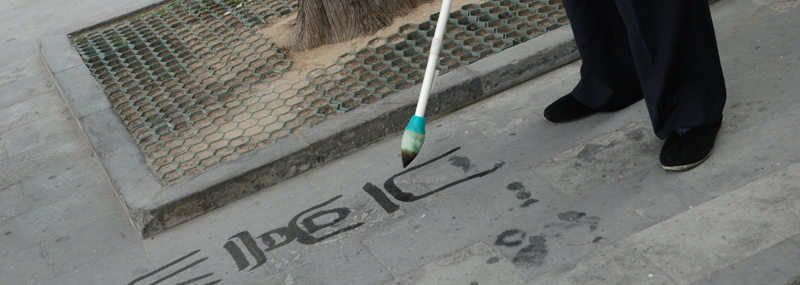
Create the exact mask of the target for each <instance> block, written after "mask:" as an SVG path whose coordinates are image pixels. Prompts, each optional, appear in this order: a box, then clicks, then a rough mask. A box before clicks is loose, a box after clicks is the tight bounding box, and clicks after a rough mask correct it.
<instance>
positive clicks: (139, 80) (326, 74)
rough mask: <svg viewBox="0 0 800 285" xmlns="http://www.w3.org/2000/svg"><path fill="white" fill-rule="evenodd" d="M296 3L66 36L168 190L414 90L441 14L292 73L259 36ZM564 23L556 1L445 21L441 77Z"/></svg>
mask: <svg viewBox="0 0 800 285" xmlns="http://www.w3.org/2000/svg"><path fill="white" fill-rule="evenodd" d="M296 1H297V0H223V1H220V0H216V1H214V0H189V1H177V2H173V3H171V4H168V5H166V4H165V5H163V6H161V7H159V8H156V9H154V10H152V11H150V12H149V13H144V14H139V15H136V16H134V17H133V18H131V19H130V20H128V21H125V22H120V23H116V24H112V25H109V26H106V27H103V28H101V29H98V30H95V31H90V32H87V33H85V34H82V35H76V36H74V37H73V39H74V40H75V46H76V48H77V49H78V51H79V52H80V54H81V55H82V57H83V59H84V61H85V62H86V65H87V66H88V67H89V69H90V71H91V72H92V74H93V75H94V76H95V78H96V79H97V81H98V82H99V83H100V85H101V86H102V88H103V89H104V90H105V92H106V94H107V95H108V98H109V100H110V101H111V102H112V105H113V107H114V109H115V110H116V112H117V113H118V114H119V115H120V118H122V119H123V121H124V122H125V124H126V126H127V127H128V129H129V131H130V132H131V134H132V135H133V137H134V139H135V140H136V141H137V142H138V143H139V146H140V149H141V150H142V152H143V153H144V155H145V159H146V161H147V163H148V164H149V165H150V166H151V169H152V170H153V172H154V173H155V174H156V176H157V177H159V178H160V179H161V180H162V181H163V182H164V183H169V182H173V181H176V180H178V179H180V178H181V177H183V176H190V175H195V174H197V173H200V172H202V171H204V170H205V169H207V168H208V167H211V166H214V165H216V164H219V163H221V162H224V161H228V160H232V159H236V158H238V157H239V156H240V155H241V154H243V153H246V152H248V151H250V150H252V149H255V148H258V147H262V146H265V145H269V144H271V143H273V142H275V141H276V140H278V139H280V138H282V137H285V136H287V135H289V134H291V133H297V132H300V131H303V130H306V129H308V128H310V127H311V126H313V125H315V124H318V123H320V122H322V121H324V120H327V119H331V118H334V117H337V116H339V115H341V114H343V113H345V112H347V111H349V110H352V109H354V108H357V107H359V106H361V105H363V104H370V103H373V102H375V101H377V100H380V99H381V98H383V97H386V96H388V95H390V94H392V93H395V92H397V91H398V90H403V89H407V88H409V87H411V86H413V85H415V84H418V83H421V82H422V77H423V74H424V69H425V68H426V62H427V55H428V52H429V49H430V44H431V40H432V38H433V32H434V29H435V25H436V21H437V20H438V17H439V15H438V13H437V14H434V15H432V16H431V17H430V20H429V21H427V22H423V23H420V24H407V25H403V26H402V27H401V28H400V30H399V31H398V33H397V34H394V35H392V36H389V37H386V38H375V39H373V40H371V41H369V43H368V47H366V48H365V49H363V50H360V51H358V52H354V53H348V54H344V55H342V56H340V57H339V58H338V59H337V62H336V63H335V64H333V65H331V66H328V67H326V68H319V69H314V70H310V71H305V70H298V69H294V68H292V62H291V60H290V59H287V58H286V56H285V54H283V53H281V52H280V51H279V50H278V49H277V48H275V47H274V46H273V44H272V43H270V42H269V39H267V38H265V37H263V36H262V35H261V34H259V33H258V32H257V30H258V28H259V27H261V25H264V24H265V23H268V22H270V21H273V20H275V19H277V18H279V17H281V16H284V15H287V14H290V13H293V12H294V9H295V7H296ZM567 23H568V20H567V18H566V13H565V12H564V10H563V7H562V5H561V0H503V1H487V2H485V3H482V4H470V5H466V6H464V7H462V9H460V10H457V11H454V12H452V13H451V14H450V15H449V19H448V28H447V35H446V37H445V43H444V46H443V49H444V50H443V52H442V55H441V58H440V61H439V66H438V68H439V69H440V70H442V71H443V72H447V71H450V70H453V69H456V68H459V67H462V66H466V65H468V64H470V63H473V62H475V61H477V60H479V59H481V58H484V57H487V56H490V55H492V54H494V53H498V52H500V51H502V50H504V49H506V48H509V47H511V46H513V45H515V44H517V43H519V42H523V41H526V40H528V39H531V38H533V37H536V36H538V35H541V34H543V33H545V32H547V31H549V30H552V29H555V28H558V27H560V26H563V25H565V24H567Z"/></svg>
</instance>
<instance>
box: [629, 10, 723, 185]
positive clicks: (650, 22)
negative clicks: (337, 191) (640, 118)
mask: <svg viewBox="0 0 800 285" xmlns="http://www.w3.org/2000/svg"><path fill="white" fill-rule="evenodd" d="M616 3H617V7H618V8H619V11H620V15H621V16H622V19H623V21H624V22H625V27H626V28H627V30H628V38H629V40H630V45H631V50H632V53H633V58H634V62H635V65H636V71H637V73H638V76H639V81H640V82H641V85H642V90H643V93H644V97H645V103H646V105H647V109H648V111H649V113H650V119H651V122H652V124H653V130H654V132H655V134H656V135H657V136H658V137H659V138H662V139H666V141H665V142H664V147H663V148H662V151H661V156H660V158H661V163H662V165H663V167H664V168H665V169H667V170H685V169H689V168H692V167H694V166H696V165H698V164H700V163H702V162H703V161H704V160H705V159H706V158H708V156H709V155H710V154H711V150H712V148H713V146H714V141H715V140H716V135H717V132H718V130H719V128H720V125H721V123H722V108H723V106H724V105H725V97H726V93H725V80H724V78H723V75H722V67H721V65H720V60H719V52H718V49H717V43H716V37H715V35H714V26H713V22H712V21H711V13H710V11H709V7H708V2H707V1H705V0H683V1H675V0H648V1H638V0H616Z"/></svg>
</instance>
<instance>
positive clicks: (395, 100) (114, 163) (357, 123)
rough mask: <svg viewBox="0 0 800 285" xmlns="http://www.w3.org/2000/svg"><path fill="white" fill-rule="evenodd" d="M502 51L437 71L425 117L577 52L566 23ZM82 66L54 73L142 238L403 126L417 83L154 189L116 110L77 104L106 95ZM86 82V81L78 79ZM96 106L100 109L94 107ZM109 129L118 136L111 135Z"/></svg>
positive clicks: (46, 50) (45, 51)
mask: <svg viewBox="0 0 800 285" xmlns="http://www.w3.org/2000/svg"><path fill="white" fill-rule="evenodd" d="M64 42H65V41H64V39H63V37H62V38H58V37H56V38H43V39H42V40H41V41H40V43H41V44H42V47H43V48H42V50H41V52H42V56H43V58H44V59H45V62H48V66H58V64H60V63H58V62H63V60H61V59H63V58H65V56H66V57H67V58H69V56H67V55H64V52H62V51H63V49H71V46H70V47H66V46H62V47H61V49H62V50H60V51H59V50H58V48H50V47H48V45H50V44H54V45H57V44H58V43H61V44H63V43H64ZM503 53H504V54H507V55H504V57H503V58H502V59H503V60H498V59H495V60H493V61H494V62H499V61H507V63H506V64H504V65H497V67H496V69H485V68H484V69H477V70H474V69H471V68H469V67H465V68H461V69H458V70H456V71H454V72H450V73H448V74H445V75H443V76H441V77H440V79H439V82H438V83H437V86H436V90H434V91H435V92H434V94H432V97H431V98H432V99H431V101H430V103H429V105H428V115H427V116H429V117H431V118H435V117H436V116H441V115H443V114H447V113H448V112H451V111H452V110H454V109H457V108H459V107H461V106H464V105H467V104H470V103H472V102H475V101H477V100H480V99H482V98H485V97H487V96H491V95H494V94H496V93H497V92H499V91H501V90H502V89H503V88H506V87H507V86H506V87H502V86H501V87H497V86H494V87H491V88H490V87H488V86H490V85H491V84H495V83H491V84H490V83H487V82H486V78H488V77H487V76H494V74H495V73H496V72H495V70H500V69H502V70H520V71H523V70H530V69H531V68H530V67H531V64H536V65H537V66H539V67H538V68H534V69H533V70H535V72H520V73H519V74H515V75H510V76H506V77H505V78H507V79H509V80H512V79H513V80H516V81H515V82H521V81H524V80H527V79H529V78H532V77H535V76H538V75H539V74H543V73H545V72H547V71H549V70H552V69H554V68H556V67H558V66H561V65H563V64H566V63H568V62H570V61H573V60H575V58H576V57H577V51H576V50H575V47H574V42H573V40H572V35H571V33H570V31H569V29H566V28H565V29H558V30H555V31H553V32H549V33H547V34H545V35H544V36H541V37H538V38H536V40H532V41H529V42H526V43H523V44H521V45H518V46H516V47H513V48H511V49H508V50H506V51H504V52H503ZM51 57H54V60H55V61H53V60H51V59H50V58H51ZM521 59H524V60H522V61H521ZM59 60H60V61H59ZM51 62H52V63H51ZM62 65H63V64H62ZM67 66H68V65H67ZM81 68H82V67H80V66H78V67H73V68H69V69H66V70H64V71H61V72H54V73H52V74H53V77H54V79H55V81H56V82H58V83H59V89H60V90H61V91H62V95H63V96H64V98H65V101H67V102H68V104H69V105H70V109H71V110H72V112H73V114H75V115H76V117H78V118H79V122H80V125H81V126H82V128H83V131H84V133H85V135H86V136H87V137H88V139H89V141H90V143H91V145H92V146H93V148H94V151H95V154H96V155H97V156H98V157H99V158H100V160H101V162H103V165H104V168H105V169H106V173H107V174H108V175H109V178H110V180H111V181H112V184H113V185H114V187H115V189H116V190H117V192H118V193H119V195H120V198H121V200H122V201H123V203H124V205H125V207H126V208H128V211H129V213H130V217H131V222H132V224H133V225H134V227H135V228H136V229H137V231H139V232H141V233H142V235H143V236H148V235H150V234H153V233H157V232H159V231H162V230H163V229H166V228H169V227H171V226H174V225H176V224H178V223H180V222H182V221H185V220H187V219H190V218H192V217H195V216H197V215H199V214H202V213H204V212H206V211H209V210H211V209H214V208H217V207H219V206H221V205H224V204H226V203H228V202H230V201H232V200H235V199H237V198H239V197H242V196H245V195H247V194H250V193H252V192H254V191H256V190H258V189H263V187H265V186H269V185H274V184H275V183H277V182H280V181H282V180H284V179H286V178H289V177H292V176H295V175H297V174H298V173H302V172H303V171H306V170H307V169H310V168H313V167H316V166H317V165H320V164H322V163H324V162H326V161H329V160H332V159H334V158H337V157H340V156H342V155H344V154H347V153H349V152H352V151H354V150H357V149H359V148H362V147H364V146H366V145H369V144H371V143H374V142H376V141H378V140H381V139H383V138H384V137H385V136H386V135H388V134H392V133H395V132H396V131H399V130H401V129H402V128H403V127H404V126H405V125H406V123H407V122H406V120H407V117H409V116H410V115H411V114H412V113H413V108H414V106H415V105H416V98H417V95H418V92H419V87H418V86H417V87H412V88H410V89H406V90H404V91H402V92H400V93H398V94H395V95H393V96H391V97H390V98H387V99H384V100H381V101H379V102H376V103H373V104H371V105H369V106H365V107H363V108H359V109H357V110H354V111H352V112H349V113H347V114H345V115H342V119H337V120H330V121H326V122H324V123H322V124H320V125H318V126H315V127H314V128H312V129H310V130H307V131H305V132H302V133H300V134H298V135H290V136H289V137H288V138H286V139H283V140H279V141H278V142H276V143H273V144H271V145H269V146H267V147H264V148H261V149H257V150H256V151H253V152H249V153H247V154H245V155H242V156H241V157H240V158H239V159H236V160H233V161H230V162H227V163H223V164H221V165H220V166H218V167H216V168H215V171H213V172H204V173H201V174H199V175H196V176H192V177H188V178H185V179H182V180H181V181H178V182H175V183H172V184H169V185H162V186H160V187H159V186H157V185H160V184H161V183H160V182H159V181H158V179H155V178H154V177H153V176H152V174H150V173H148V172H149V170H148V167H147V165H146V164H145V163H143V161H142V160H139V161H140V162H138V163H137V162H135V161H136V160H138V159H136V160H134V162H133V163H132V162H131V161H129V159H130V158H132V157H133V158H135V157H137V156H140V155H136V154H135V153H136V151H138V148H134V147H132V146H133V145H135V143H134V142H133V140H132V139H131V138H130V135H129V134H126V135H125V136H124V137H122V134H123V130H120V131H119V132H116V131H113V130H117V129H120V128H119V127H114V128H112V127H109V126H111V125H117V126H122V122H120V120H119V118H117V119H116V120H114V119H113V118H111V117H112V116H111V112H113V111H110V108H106V107H108V106H105V104H103V105H104V106H97V105H95V104H88V105H80V104H77V103H80V102H87V101H88V100H89V99H81V98H99V97H100V96H104V95H103V94H101V93H102V91H101V90H100V89H99V88H97V87H96V83H94V84H90V83H89V82H88V81H90V79H88V78H87V79H85V80H84V79H76V80H67V78H69V76H73V75H70V74H71V73H75V72H78V73H83V74H88V73H87V72H86V71H80V69H81ZM62 76H66V77H62ZM76 76H80V74H77V75H76ZM81 80H83V81H81ZM91 80H93V79H91ZM84 81H85V84H84V83H80V84H77V83H78V82H84ZM62 83H63V84H62ZM74 83H75V84H74ZM481 86H483V87H481ZM87 88H88V89H87ZM69 90H76V91H74V92H71V91H69ZM92 102H93V101H92ZM87 108H88V109H87ZM97 109H100V110H99V111H95V110H97ZM104 114H105V115H104ZM82 115H84V116H83V117H82ZM87 122H97V123H98V124H92V123H87ZM114 133H119V134H120V135H118V136H112V134H114ZM101 136H102V137H103V138H101ZM106 136H112V137H106ZM126 141H127V142H126ZM137 173H138V174H137ZM144 185H150V186H144Z"/></svg>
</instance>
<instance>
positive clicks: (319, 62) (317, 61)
mask: <svg viewBox="0 0 800 285" xmlns="http://www.w3.org/2000/svg"><path fill="white" fill-rule="evenodd" d="M485 2H489V0H453V4H452V5H451V6H450V11H455V10H458V9H461V7H462V6H464V5H468V4H481V3H485ZM441 5H442V3H441V1H433V2H431V3H425V4H422V5H420V6H418V7H417V8H415V9H414V10H412V11H411V12H409V13H408V14H407V15H405V16H401V17H396V18H394V19H393V22H392V24H391V25H389V26H387V27H385V28H383V29H380V30H379V31H378V32H376V33H375V34H373V35H367V36H361V37H358V38H355V39H352V40H349V41H346V42H341V43H335V44H327V45H323V46H320V47H317V48H313V49H309V50H306V51H291V48H290V47H289V45H290V42H291V39H292V36H293V33H294V31H295V25H296V24H297V13H292V14H289V15H286V16H283V17H281V18H279V19H277V20H274V21H271V22H269V23H267V24H266V25H265V26H264V27H263V28H260V29H259V30H258V32H259V33H261V34H262V35H264V36H265V37H267V38H268V41H269V42H272V43H273V44H274V45H275V47H277V48H278V50H279V51H280V52H282V53H284V54H285V55H286V58H287V59H289V60H291V61H292V68H296V69H299V70H300V76H301V77H304V76H305V74H308V73H309V72H311V71H312V70H314V69H316V68H325V67H328V66H331V65H333V64H334V63H336V60H337V58H339V56H341V55H343V54H346V53H350V52H357V51H359V50H362V49H364V48H366V47H367V44H368V43H369V41H370V40H372V39H374V38H379V37H388V36H391V35H393V34H395V33H397V32H398V31H400V30H399V29H400V27H401V26H403V25H405V24H409V23H411V24H419V23H423V22H426V21H429V20H430V17H431V15H433V14H435V13H438V12H439V11H440V10H441V8H442V6H441ZM400 32H402V31H400ZM300 79H302V78H297V80H300Z"/></svg>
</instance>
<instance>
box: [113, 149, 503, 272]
mask: <svg viewBox="0 0 800 285" xmlns="http://www.w3.org/2000/svg"><path fill="white" fill-rule="evenodd" d="M459 149H461V148H460V147H457V148H454V149H452V150H450V151H448V152H446V153H444V154H442V155H440V156H437V157H435V158H433V159H431V160H429V161H426V162H424V163H422V164H419V165H417V166H414V167H410V168H408V169H406V170H403V171H402V172H400V173H397V174H395V175H393V176H391V177H390V178H389V179H387V180H386V181H385V182H384V184H383V186H384V188H385V189H386V193H388V194H389V195H390V196H391V197H392V198H394V199H395V200H396V201H398V202H402V203H413V202H415V201H419V200H421V199H424V198H426V197H428V196H431V195H433V194H435V193H438V192H441V191H444V190H446V189H448V188H451V187H453V186H456V185H459V184H461V183H464V182H467V181H470V180H473V179H475V178H480V177H484V176H486V175H489V174H491V173H493V172H495V171H496V170H498V169H500V168H501V167H502V166H503V165H504V162H500V163H497V164H495V165H494V166H493V167H492V168H491V169H488V170H485V171H482V172H479V173H476V174H473V175H470V176H467V177H464V178H462V179H459V180H457V181H454V182H451V183H448V184H446V185H444V186H442V187H439V188H437V189H434V190H431V191H429V192H427V193H425V194H421V195H414V194H413V193H408V192H404V191H403V190H402V189H400V188H399V187H398V186H397V185H396V184H395V182H394V180H395V179H396V178H397V177H400V176H402V175H404V174H407V173H409V172H411V171H414V170H417V169H420V168H423V167H425V166H427V165H429V164H431V163H433V162H435V161H438V160H440V159H442V158H444V157H447V156H449V155H451V154H453V153H454V152H456V151H458V150H459ZM362 189H363V190H364V191H365V192H366V193H367V194H369V195H370V196H371V197H372V198H373V199H374V200H375V201H376V202H377V203H378V205H379V206H381V208H383V209H384V210H385V211H386V212H387V213H393V212H395V211H397V210H399V209H400V205H399V204H397V203H395V202H394V201H392V199H390V198H389V195H386V193H384V191H383V190H381V189H380V188H378V187H377V186H375V185H373V184H372V183H366V184H365V185H364V187H363V188H362ZM341 197H342V195H338V196H336V197H333V198H331V199H329V200H328V201H325V202H323V203H321V204H318V205H316V206H313V207H311V208H308V209H306V210H304V211H302V212H300V213H299V214H297V215H296V216H294V218H292V219H291V220H290V221H289V223H288V224H287V225H286V226H285V227H280V228H277V229H273V230H270V231H267V232H265V233H263V234H260V235H258V236H256V237H253V235H251V234H250V232H248V231H241V232H239V233H236V234H234V235H233V236H231V237H230V238H228V241H227V242H226V243H225V244H224V245H223V248H224V249H225V250H226V251H227V253H228V254H229V255H230V257H231V258H232V259H233V262H234V263H235V264H236V267H237V268H238V269H239V271H243V270H245V269H247V268H250V269H249V270H254V269H256V268H259V267H260V266H262V265H264V264H265V263H266V262H267V253H268V252H270V251H273V250H276V249H278V248H281V247H283V246H285V245H288V244H290V243H291V242H294V241H297V242H298V243H300V244H304V245H312V244H315V243H318V242H321V241H324V240H326V239H328V238H331V237H333V236H336V235H339V234H342V233H344V232H347V231H351V230H353V229H356V228H358V227H361V226H363V225H364V223H363V222H362V223H356V224H352V225H348V226H345V227H343V228H340V229H338V230H336V231H333V232H330V233H327V234H324V235H321V236H316V235H315V234H316V233H319V232H320V231H321V230H323V229H326V228H328V227H332V226H336V225H337V224H338V223H340V222H342V221H343V220H345V219H346V218H347V217H348V216H349V215H350V214H351V210H350V209H349V208H346V207H338V208H334V209H325V210H320V209H321V208H324V207H325V206H328V205H330V204H331V203H333V202H334V201H336V200H338V199H339V198H341ZM315 211H316V212H315ZM312 212H314V213H313V214H312ZM309 214H310V215H309ZM306 215H308V216H307V217H305V218H303V216H306ZM330 216H334V218H333V219H332V220H329V221H328V222H324V223H318V222H317V221H318V220H323V217H330ZM301 218H302V220H301ZM259 240H260V242H261V244H262V245H263V246H264V248H262V247H261V246H260V245H259V242H258V241H259ZM239 244H241V245H242V246H240V245H239ZM242 248H244V250H243V249H242ZM198 252H200V250H195V251H193V252H191V253H189V254H187V255H184V256H183V257H181V258H179V259H177V260H175V261H173V262H170V263H169V264H167V265H165V266H162V267H161V268H158V269H156V270H154V271H152V272H150V273H147V274H145V275H143V276H141V277H139V278H136V279H135V280H133V281H131V282H130V283H128V285H134V284H151V285H152V284H158V283H161V282H163V281H166V280H167V279H169V278H172V277H174V276H176V275H178V274H179V273H182V272H184V271H186V270H187V269H189V268H192V267H193V266H196V265H198V264H200V263H202V262H204V261H205V260H207V259H208V257H204V258H201V259H199V260H197V261H194V262H193V263H191V264H189V265H186V266H184V267H181V268H180V269H178V270H176V271H174V272H171V273H169V274H167V275H165V276H164V277H161V278H160V279H158V280H156V281H155V282H153V283H137V282H140V281H142V280H145V279H148V278H150V277H153V276H155V275H156V274H158V273H160V272H162V271H165V272H166V270H167V269H169V268H171V267H172V266H175V265H176V264H179V263H181V262H182V261H184V260H186V259H188V258H189V257H191V256H193V255H195V254H197V253H198ZM245 252H246V253H247V254H245ZM248 256H249V258H248ZM250 260H254V261H255V264H252V263H251V262H250ZM251 264H252V267H251ZM212 275H213V273H208V274H204V275H201V276H198V277H194V278H191V279H189V280H187V281H184V282H182V283H178V284H182V285H183V284H191V283H193V282H195V281H200V280H202V279H205V278H207V277H210V276H212ZM221 281H222V279H219V280H214V281H211V282H209V283H205V284H204V285H213V284H217V283H219V282H221Z"/></svg>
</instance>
